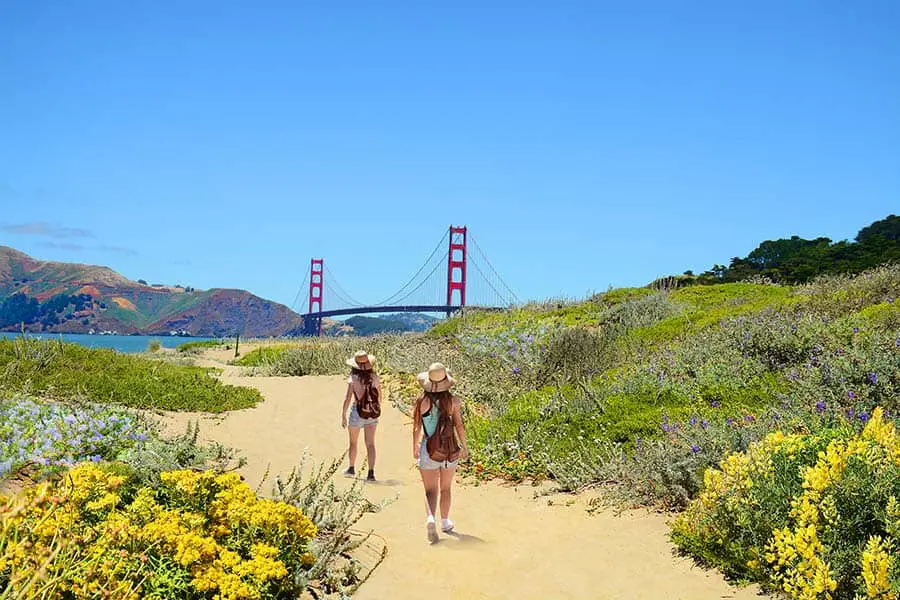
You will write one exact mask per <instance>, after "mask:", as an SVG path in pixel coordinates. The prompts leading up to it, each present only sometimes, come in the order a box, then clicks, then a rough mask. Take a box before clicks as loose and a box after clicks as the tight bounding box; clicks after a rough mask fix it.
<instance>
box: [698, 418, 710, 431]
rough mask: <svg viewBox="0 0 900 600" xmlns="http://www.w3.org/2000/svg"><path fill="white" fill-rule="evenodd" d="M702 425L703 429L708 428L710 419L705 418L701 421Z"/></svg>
mask: <svg viewBox="0 0 900 600" xmlns="http://www.w3.org/2000/svg"><path fill="white" fill-rule="evenodd" d="M700 427H702V428H703V429H706V428H707V427H709V421H707V420H706V419H703V420H702V421H700Z"/></svg>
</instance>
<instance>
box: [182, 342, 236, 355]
mask: <svg viewBox="0 0 900 600" xmlns="http://www.w3.org/2000/svg"><path fill="white" fill-rule="evenodd" d="M227 344H228V342H227V341H226V340H197V341H193V342H185V343H184V344H179V345H178V347H177V348H175V349H176V350H177V351H178V352H181V353H188V354H193V353H196V352H199V351H200V350H203V349H206V348H225V347H226V346H227Z"/></svg>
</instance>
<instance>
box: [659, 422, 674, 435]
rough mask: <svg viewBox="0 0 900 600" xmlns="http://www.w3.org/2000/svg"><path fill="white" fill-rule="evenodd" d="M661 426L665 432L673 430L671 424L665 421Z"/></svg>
mask: <svg viewBox="0 0 900 600" xmlns="http://www.w3.org/2000/svg"><path fill="white" fill-rule="evenodd" d="M661 427H662V430H663V431H664V432H666V433H669V432H670V431H672V428H671V427H670V426H669V424H668V423H663V424H662V425H661Z"/></svg>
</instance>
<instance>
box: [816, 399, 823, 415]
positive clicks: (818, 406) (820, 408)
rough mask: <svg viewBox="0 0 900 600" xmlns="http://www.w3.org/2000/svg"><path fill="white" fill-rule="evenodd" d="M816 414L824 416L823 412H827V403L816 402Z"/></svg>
mask: <svg viewBox="0 0 900 600" xmlns="http://www.w3.org/2000/svg"><path fill="white" fill-rule="evenodd" d="M816 412H817V413H819V414H822V413H823V412H825V401H824V400H819V401H818V402H816Z"/></svg>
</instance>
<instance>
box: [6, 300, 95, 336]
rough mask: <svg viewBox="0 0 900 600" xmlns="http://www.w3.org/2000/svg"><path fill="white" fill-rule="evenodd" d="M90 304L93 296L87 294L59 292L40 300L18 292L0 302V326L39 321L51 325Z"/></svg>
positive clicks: (30, 323)
mask: <svg viewBox="0 0 900 600" xmlns="http://www.w3.org/2000/svg"><path fill="white" fill-rule="evenodd" d="M92 306H93V298H91V296H90V295H88V294H76V295H68V294H59V295H58V296H54V297H52V298H50V299H49V300H47V301H46V302H40V301H39V300H38V299H37V298H32V297H29V296H26V295H25V294H23V293H21V292H19V293H18V294H13V295H12V296H8V297H7V298H5V299H4V300H3V301H2V302H0V328H2V327H9V326H10V325H19V324H23V323H24V324H25V325H32V324H34V323H40V324H41V325H42V326H43V327H44V328H47V327H53V326H54V325H58V324H59V323H60V322H61V321H64V320H65V319H66V315H71V314H72V313H77V312H78V311H81V310H84V309H85V308H88V307H92Z"/></svg>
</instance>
